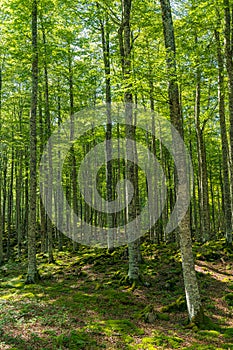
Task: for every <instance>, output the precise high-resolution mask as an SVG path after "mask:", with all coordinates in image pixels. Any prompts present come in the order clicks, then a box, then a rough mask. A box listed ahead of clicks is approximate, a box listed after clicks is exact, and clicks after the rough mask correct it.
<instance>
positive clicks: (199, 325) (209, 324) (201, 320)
mask: <svg viewBox="0 0 233 350" xmlns="http://www.w3.org/2000/svg"><path fill="white" fill-rule="evenodd" d="M186 328H192V329H193V330H195V331H197V330H199V329H200V330H215V331H219V330H220V328H219V326H218V325H217V324H215V323H214V322H213V321H212V320H211V319H210V318H209V317H208V316H206V315H205V314H204V311H203V309H202V308H201V309H200V311H199V313H198V314H197V315H196V316H194V317H193V318H192V320H191V321H190V323H189V324H188V326H186Z"/></svg>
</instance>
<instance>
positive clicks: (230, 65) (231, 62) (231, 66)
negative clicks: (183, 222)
mask: <svg viewBox="0 0 233 350" xmlns="http://www.w3.org/2000/svg"><path fill="white" fill-rule="evenodd" d="M223 6H224V14H225V16H224V17H225V33H224V34H225V56H226V69H227V75H228V104H229V117H230V151H231V154H230V162H231V193H232V196H233V57H232V53H233V45H232V42H233V35H232V25H233V18H232V12H233V11H232V5H231V6H230V2H229V0H223ZM231 199H232V198H231ZM231 206H232V208H233V203H231ZM227 243H228V244H232V233H231V234H230V233H229V234H228V235H227Z"/></svg>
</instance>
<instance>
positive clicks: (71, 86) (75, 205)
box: [69, 48, 78, 251]
mask: <svg viewBox="0 0 233 350" xmlns="http://www.w3.org/2000/svg"><path fill="white" fill-rule="evenodd" d="M69 102H70V122H71V128H70V141H73V140H74V131H75V130H74V117H75V116H74V83H73V67H72V52H71V48H70V51H69ZM70 153H71V162H72V175H71V182H72V204H73V211H74V213H75V214H76V215H77V214H78V192H77V169H76V168H77V166H76V157H75V151H74V147H73V145H72V147H71V149H70ZM72 225H73V226H72V227H73V230H72V231H73V232H75V231H76V228H77V221H76V216H75V215H73V217H72ZM76 249H77V242H76V241H75V239H73V250H74V251H75V250H76Z"/></svg>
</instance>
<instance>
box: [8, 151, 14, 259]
mask: <svg viewBox="0 0 233 350" xmlns="http://www.w3.org/2000/svg"><path fill="white" fill-rule="evenodd" d="M14 162H15V160H14V150H13V147H12V150H11V172H10V179H9V186H8V195H7V199H8V203H7V253H6V255H7V259H9V258H10V255H11V236H12V227H11V226H12V208H13V181H14Z"/></svg>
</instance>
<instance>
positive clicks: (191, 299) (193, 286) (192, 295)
mask: <svg viewBox="0 0 233 350" xmlns="http://www.w3.org/2000/svg"><path fill="white" fill-rule="evenodd" d="M160 5H161V10H162V22H163V31H164V41H165V48H166V50H167V71H168V76H169V86H168V96H169V106H170V119H171V122H172V124H173V125H174V127H175V128H176V129H177V131H179V133H180V135H181V137H182V138H183V125H182V114H181V108H180V101H179V89H178V83H177V76H176V59H175V55H176V48H175V37H174V29H173V21H172V14H171V6H170V1H169V0H160ZM178 147H179V146H178ZM176 148H177V147H176ZM176 152H180V150H179V149H176ZM181 158H184V157H181ZM185 168H186V165H185V164H184V169H185ZM181 181H186V179H178V178H177V176H175V182H176V188H178V185H179V184H180V182H181ZM186 183H187V181H186ZM186 190H189V189H188V188H186ZM180 195H181V196H182V193H180ZM179 238H180V239H179V241H180V242H179V243H180V249H181V257H182V268H183V277H184V285H185V294H186V301H187V308H188V314H189V319H190V321H191V322H195V323H197V324H198V323H201V322H202V321H203V311H202V306H201V298H200V294H199V289H198V284H197V278H196V272H195V267H194V259H193V252H192V240H191V232H190V219H189V211H187V213H186V215H185V217H184V219H183V220H182V221H181V223H180V224H179Z"/></svg>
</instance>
